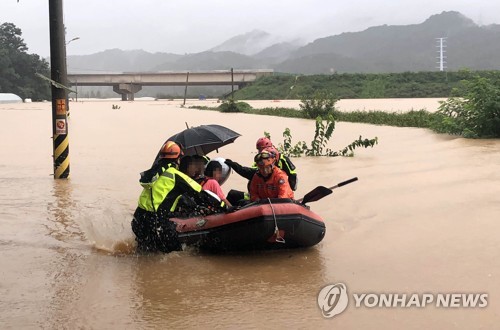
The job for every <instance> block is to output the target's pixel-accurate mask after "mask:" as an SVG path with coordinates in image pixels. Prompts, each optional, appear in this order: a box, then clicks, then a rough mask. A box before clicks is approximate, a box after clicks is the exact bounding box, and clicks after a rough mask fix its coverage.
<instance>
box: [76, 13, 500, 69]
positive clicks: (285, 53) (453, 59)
mask: <svg viewBox="0 0 500 330" xmlns="http://www.w3.org/2000/svg"><path fill="white" fill-rule="evenodd" d="M437 38H446V39H445V40H446V41H445V45H446V48H445V50H446V56H447V63H446V66H447V68H448V69H449V70H458V69H462V68H469V69H472V70H500V56H498V54H500V25H498V24H493V25H488V26H479V25H477V24H475V23H474V22H473V21H472V20H471V19H469V18H467V17H465V16H464V15H462V14H460V13H458V12H455V11H448V12H442V13H441V14H437V15H433V16H431V17H429V18H428V19H427V20H425V21H424V22H422V23H420V24H412V25H392V26H390V25H382V26H375V27H370V28H368V29H366V30H364V31H360V32H347V33H342V34H339V35H333V36H329V37H325V38H320V39H316V40H314V41H312V42H310V43H309V44H307V45H305V46H302V47H298V46H297V45H295V44H294V43H291V42H279V41H278V38H277V37H275V36H272V35H270V34H269V33H267V32H264V31H260V30H254V31H251V32H249V33H245V34H242V35H238V36H235V37H233V38H230V39H229V40H227V41H225V42H223V43H222V44H220V45H218V46H216V47H214V48H212V49H210V50H208V51H205V52H201V53H196V54H189V55H177V54H168V53H155V54H151V53H148V52H145V51H142V50H135V51H122V50H119V49H112V50H107V51H104V52H100V53H97V54H92V55H85V56H69V57H68V68H69V71H70V72H88V71H91V70H94V71H162V70H163V71H164V70H169V71H175V70H187V71H189V70H224V69H229V68H231V67H233V68H235V69H236V68H237V69H253V68H262V69H274V70H275V71H279V72H287V73H300V74H321V73H324V74H331V73H334V72H340V73H342V72H366V73H382V72H404V71H435V70H436V67H437V56H438V53H437Z"/></svg>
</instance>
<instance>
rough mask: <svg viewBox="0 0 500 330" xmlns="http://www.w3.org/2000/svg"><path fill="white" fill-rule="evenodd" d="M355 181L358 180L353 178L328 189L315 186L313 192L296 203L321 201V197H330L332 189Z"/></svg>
mask: <svg viewBox="0 0 500 330" xmlns="http://www.w3.org/2000/svg"><path fill="white" fill-rule="evenodd" d="M357 180H358V178H357V177H355V178H352V179H349V180H346V181H343V182H341V183H338V184H336V185H335V186H332V187H330V188H326V187H323V186H317V187H316V188H314V189H313V190H311V191H310V192H308V193H307V194H306V195H305V196H304V197H303V198H301V199H299V200H297V202H299V203H302V204H306V203H310V202H315V201H317V200H320V199H322V198H323V197H326V196H328V195H330V194H331V193H332V192H333V189H335V188H339V187H342V186H345V185H346V184H349V183H351V182H354V181H357Z"/></svg>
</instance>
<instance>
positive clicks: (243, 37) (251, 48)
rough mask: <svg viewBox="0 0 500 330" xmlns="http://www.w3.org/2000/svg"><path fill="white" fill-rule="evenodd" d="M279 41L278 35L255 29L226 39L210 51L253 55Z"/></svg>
mask: <svg viewBox="0 0 500 330" xmlns="http://www.w3.org/2000/svg"><path fill="white" fill-rule="evenodd" d="M277 42H279V40H278V38H277V37H275V36H272V35H271V34H269V33H267V32H265V31H261V30H253V31H251V32H248V33H245V34H240V35H237V36H235V37H232V38H231V39H229V40H227V41H224V42H223V43H222V44H220V45H218V46H215V47H214V48H212V49H210V51H212V52H224V51H229V52H234V53H239V54H243V55H253V54H256V53H258V52H260V51H262V50H263V49H265V48H267V47H269V46H271V45H273V44H275V43H277Z"/></svg>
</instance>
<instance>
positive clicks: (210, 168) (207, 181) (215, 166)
mask: <svg viewBox="0 0 500 330" xmlns="http://www.w3.org/2000/svg"><path fill="white" fill-rule="evenodd" d="M204 174H205V176H204V177H203V180H202V181H201V182H200V184H201V186H202V187H203V189H205V190H209V191H211V192H213V193H215V194H216V195H217V197H219V198H220V200H221V201H222V202H224V204H225V205H226V206H227V207H231V206H232V205H231V203H230V202H229V201H228V200H227V199H226V195H224V192H223V191H222V188H221V186H220V183H219V182H220V180H221V178H222V164H221V163H219V162H218V161H217V160H211V161H209V162H208V164H207V167H206V168H205V172H204Z"/></svg>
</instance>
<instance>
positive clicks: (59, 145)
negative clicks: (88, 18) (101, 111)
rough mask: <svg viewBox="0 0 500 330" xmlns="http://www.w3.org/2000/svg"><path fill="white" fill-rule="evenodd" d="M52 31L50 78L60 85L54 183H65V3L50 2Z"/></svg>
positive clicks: (55, 90) (55, 103)
mask: <svg viewBox="0 0 500 330" xmlns="http://www.w3.org/2000/svg"><path fill="white" fill-rule="evenodd" d="M49 27H50V78H51V79H52V80H53V81H55V82H56V83H58V84H54V83H53V84H52V142H53V155H52V157H53V158H54V179H66V178H67V177H68V176H69V141H68V120H67V110H68V104H67V91H66V89H65V88H67V86H68V75H67V69H66V43H65V29H64V22H63V0H49ZM61 85H62V86H61ZM63 87H64V88H63Z"/></svg>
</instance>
